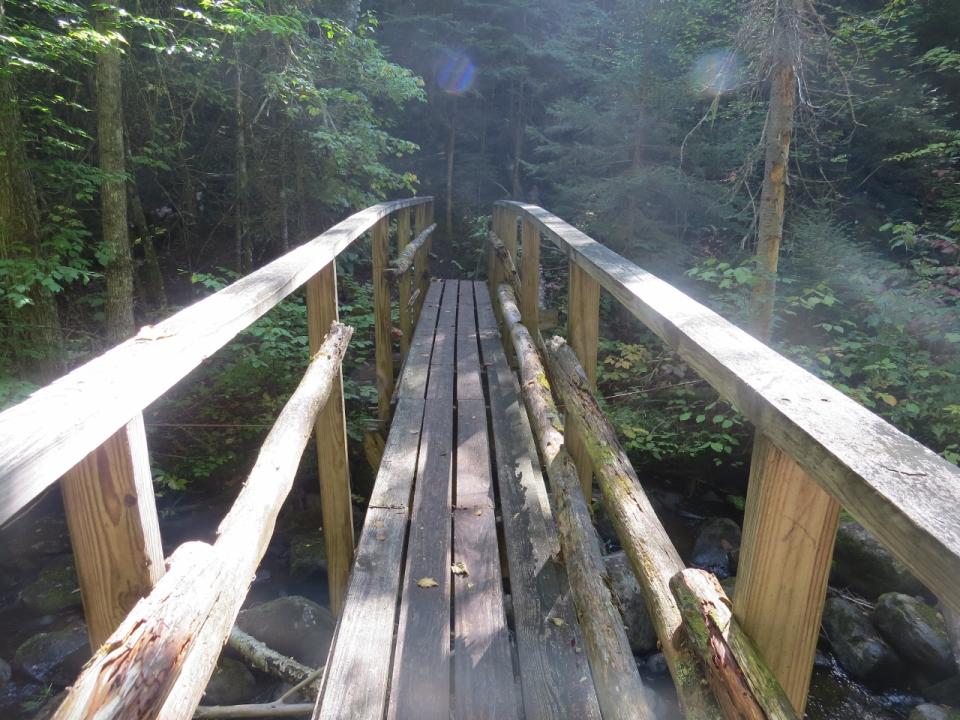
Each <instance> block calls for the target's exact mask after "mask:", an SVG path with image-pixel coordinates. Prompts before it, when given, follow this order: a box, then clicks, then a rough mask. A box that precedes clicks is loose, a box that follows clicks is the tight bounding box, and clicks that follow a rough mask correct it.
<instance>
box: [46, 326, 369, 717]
mask: <svg viewBox="0 0 960 720" xmlns="http://www.w3.org/2000/svg"><path fill="white" fill-rule="evenodd" d="M352 334H353V329H352V328H349V327H347V326H345V325H341V324H340V323H333V325H331V328H330V332H329V334H328V335H327V337H326V339H325V340H324V342H323V344H322V345H321V347H320V350H319V352H318V353H317V354H316V355H315V356H314V358H313V360H312V362H311V363H310V366H309V367H308V368H307V371H306V373H305V374H304V376H303V380H302V381H301V382H300V385H299V386H298V387H297V389H296V391H295V392H294V393H293V395H292V396H291V397H290V400H289V401H288V402H287V404H286V405H285V406H284V408H283V411H282V412H281V413H280V416H279V417H278V418H277V422H276V423H275V424H274V426H273V429H272V430H271V431H270V434H269V435H267V439H266V440H265V441H264V443H263V447H261V449H260V454H259V455H258V457H257V462H256V464H255V465H254V467H253V470H251V471H250V475H249V477H248V478H247V482H246V484H245V485H244V487H243V490H241V491H240V495H239V496H238V497H237V500H236V502H234V504H233V506H232V507H231V508H230V512H229V513H227V516H226V517H225V518H224V520H223V522H222V523H221V524H220V527H219V529H218V532H217V540H216V542H215V543H214V544H213V546H212V547H211V546H210V545H206V544H204V543H186V544H185V545H183V546H182V547H180V548H178V550H177V551H176V552H174V554H173V556H172V557H171V559H170V569H169V571H168V573H167V574H166V575H165V576H164V577H163V578H162V579H161V581H160V582H159V583H158V584H157V586H156V587H155V588H154V589H153V591H152V592H151V593H150V594H149V595H148V596H147V597H146V598H144V599H142V600H141V601H140V602H138V603H137V605H136V606H135V607H134V608H133V610H131V611H130V614H129V615H127V617H126V619H125V620H124V621H123V623H121V625H120V627H119V628H117V630H116V631H115V632H114V633H113V635H111V636H110V638H109V639H108V640H107V642H106V643H104V644H103V645H102V646H101V647H100V649H99V650H98V651H97V653H96V654H95V655H94V657H93V658H92V659H91V660H90V662H88V663H87V665H86V667H85V668H84V670H83V672H82V673H81V674H80V677H79V678H78V679H77V682H76V683H75V684H74V686H73V687H72V688H71V689H70V692H69V693H68V694H67V697H66V698H65V699H64V701H63V703H61V705H60V707H59V708H58V709H57V712H56V714H55V715H54V719H55V720H87V719H88V718H96V720H113V719H116V720H128V719H130V718H154V717H158V718H162V719H163V720H187V719H188V718H191V717H192V716H193V713H194V710H195V709H196V707H197V705H198V703H199V702H200V698H201V696H202V695H203V691H204V689H205V688H206V685H207V682H208V680H209V679H210V675H211V673H212V672H213V669H214V667H215V665H216V662H217V658H218V657H219V656H220V650H221V649H222V648H223V643H224V641H225V640H226V638H227V635H228V634H229V633H230V630H231V628H232V627H233V623H234V621H235V620H236V617H237V612H238V611H239V610H240V606H241V605H242V604H243V600H244V598H245V597H246V595H247V589H248V588H249V586H250V583H251V582H252V581H253V576H254V573H255V572H256V569H257V566H258V565H259V564H260V560H261V558H262V557H263V554H264V552H266V549H267V544H268V543H269V541H270V537H271V536H272V535H273V528H274V524H275V523H276V520H277V515H278V514H279V512H280V507H281V506H282V505H283V502H284V500H286V497H287V495H288V493H289V492H290V488H291V486H292V485H293V478H294V475H295V473H296V470H297V467H298V466H299V464H300V457H301V455H302V454H303V449H304V447H306V444H307V440H308V439H309V438H310V436H311V435H312V434H313V424H314V421H315V419H316V416H317V413H318V412H319V410H320V408H321V407H322V406H323V405H324V403H326V401H327V398H328V397H329V395H330V391H331V389H332V387H333V384H334V380H335V379H336V378H337V377H339V375H338V370H339V367H340V363H341V361H342V359H343V354H344V352H345V351H346V348H347V343H348V342H349V341H350V336H351V335H352Z"/></svg>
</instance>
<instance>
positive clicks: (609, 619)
mask: <svg viewBox="0 0 960 720" xmlns="http://www.w3.org/2000/svg"><path fill="white" fill-rule="evenodd" d="M498 296H499V299H500V307H501V312H502V314H503V321H504V325H505V326H506V327H507V328H508V329H509V330H510V338H511V341H512V343H513V348H514V350H515V352H516V355H517V361H518V363H519V366H520V387H521V391H522V395H523V400H524V404H525V405H526V408H527V415H528V416H529V418H530V424H531V426H532V428H533V434H534V437H535V438H536V441H537V447H538V449H539V451H540V455H541V459H542V461H543V465H544V468H545V469H546V472H547V476H548V477H549V478H550V486H551V488H552V493H553V500H554V508H553V510H554V514H555V517H556V520H557V531H558V534H559V536H560V547H561V550H562V552H563V560H564V565H565V566H566V569H567V576H568V579H569V581H570V589H571V591H572V594H573V602H574V605H575V606H576V608H577V618H578V619H579V621H580V627H581V630H582V631H583V639H584V644H585V645H586V649H587V657H588V658H589V659H590V670H591V673H592V674H593V682H594V685H595V687H596V689H597V699H598V700H599V702H600V711H601V713H602V714H603V717H604V718H605V720H627V719H628V718H629V719H630V720H636V719H637V718H641V719H646V718H650V719H651V720H652V719H653V718H654V717H656V716H655V714H654V712H653V710H652V708H651V706H650V700H649V698H648V697H647V692H646V689H645V688H644V686H643V682H642V681H641V680H640V674H639V673H638V672H637V665H636V662H635V661H634V659H633V654H632V653H631V652H630V643H629V641H628V640H627V634H626V631H625V630H624V627H623V620H622V619H621V617H620V612H619V611H618V610H617V608H616V607H615V606H614V604H613V598H612V597H611V595H610V588H609V587H608V585H607V583H606V582H605V568H604V564H603V556H602V554H601V552H600V543H599V541H598V539H597V534H596V531H595V530H594V528H593V521H592V519H591V517H590V511H589V509H588V508H587V503H586V501H585V500H584V497H583V493H582V492H581V489H580V478H579V475H578V474H577V468H576V466H575V465H574V464H573V459H572V458H571V457H570V455H569V453H568V452H567V450H566V449H565V447H564V441H563V424H562V423H561V422H560V416H559V414H558V413H557V408H556V405H555V404H554V401H553V396H552V395H551V394H550V384H549V382H547V377H546V373H545V372H544V367H543V363H542V362H541V360H540V357H539V355H538V353H537V349H536V347H535V346H534V342H533V338H532V337H531V336H530V333H529V332H528V331H527V329H526V328H525V327H524V326H523V325H522V324H521V323H520V311H519V309H518V308H517V304H516V299H515V297H514V294H513V290H512V289H511V288H510V287H509V286H508V285H506V284H503V285H501V286H500V288H499V293H498Z"/></svg>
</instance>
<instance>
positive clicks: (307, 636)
mask: <svg viewBox="0 0 960 720" xmlns="http://www.w3.org/2000/svg"><path fill="white" fill-rule="evenodd" d="M237 625H238V626H239V627H240V629H241V630H243V631H244V632H246V633H249V634H250V635H253V636H254V637H255V638H257V640H260V641H261V642H263V643H265V644H266V645H267V646H268V647H270V648H272V649H274V650H276V651H277V652H280V653H283V654H284V655H289V656H291V657H293V658H295V659H297V660H299V661H300V662H302V663H304V664H305V665H309V666H310V667H319V666H320V665H323V664H324V663H325V662H326V660H327V651H328V650H329V649H330V640H331V639H332V638H333V630H334V628H335V627H336V620H335V619H334V617H333V615H331V614H330V612H329V611H328V610H327V609H326V608H323V607H321V606H320V605H317V603H315V602H313V601H312V600H308V599H307V598H305V597H300V596H299V595H291V596H289V597H282V598H277V599H276V600H270V601H268V602H265V603H263V604H261V605H257V606H256V607H252V608H249V609H247V610H243V611H241V612H240V615H239V616H238V617H237Z"/></svg>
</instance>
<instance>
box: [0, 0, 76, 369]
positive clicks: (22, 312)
mask: <svg viewBox="0 0 960 720" xmlns="http://www.w3.org/2000/svg"><path fill="white" fill-rule="evenodd" d="M3 25H4V7H3V0H0V29H2V28H3ZM0 62H2V63H3V64H4V65H5V64H6V62H5V60H0ZM41 253H42V249H41V243H40V218H39V211H38V208H37V195H36V191H35V189H34V185H33V178H32V177H31V176H30V172H29V169H28V165H27V153H26V149H25V148H24V146H23V138H22V136H21V125H20V111H19V109H18V107H17V98H16V91H15V89H14V86H13V81H12V79H11V78H10V75H9V74H8V72H7V68H6V67H0V259H3V260H13V259H29V260H33V261H34V262H37V261H40V260H41ZM27 296H28V297H29V299H30V301H31V302H30V304H28V305H25V306H23V307H22V308H19V309H14V308H13V307H4V308H3V311H2V314H0V318H2V319H3V322H2V324H3V325H6V326H7V327H8V330H7V331H6V332H7V333H9V339H10V341H11V343H18V344H19V343H21V342H22V343H25V344H26V345H28V346H29V347H30V348H31V349H34V350H36V351H37V352H38V354H39V360H31V362H30V366H29V367H25V368H24V371H25V372H26V373H28V374H30V375H32V377H33V379H34V380H36V381H38V382H45V381H49V380H53V379H54V378H55V377H57V376H58V375H59V374H60V373H61V372H62V371H63V336H62V334H61V330H60V318H59V316H58V314H57V305H56V301H55V299H54V297H53V293H51V292H50V290H49V289H47V288H45V287H44V286H43V285H40V284H38V283H33V284H32V285H31V287H30V288H29V290H28V291H27Z"/></svg>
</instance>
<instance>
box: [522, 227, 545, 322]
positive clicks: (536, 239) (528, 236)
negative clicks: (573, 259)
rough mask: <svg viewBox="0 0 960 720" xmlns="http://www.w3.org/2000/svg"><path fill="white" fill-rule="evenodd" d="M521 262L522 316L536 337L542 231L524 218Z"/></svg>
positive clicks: (538, 314) (538, 317)
mask: <svg viewBox="0 0 960 720" xmlns="http://www.w3.org/2000/svg"><path fill="white" fill-rule="evenodd" d="M522 228H523V229H522V240H523V245H522V246H521V247H522V253H523V255H522V257H521V261H520V283H521V286H520V298H519V300H520V316H521V318H523V324H524V325H526V326H527V329H528V330H529V331H530V332H531V333H534V335H536V333H537V331H538V330H539V329H540V231H539V230H538V229H537V226H536V225H534V224H533V223H532V222H531V221H529V220H527V219H526V218H524V220H523V225H522Z"/></svg>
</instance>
